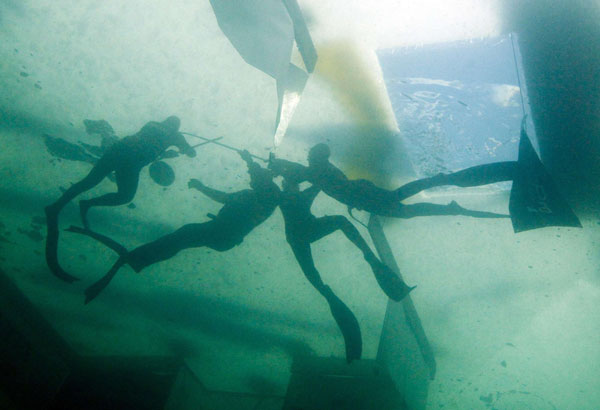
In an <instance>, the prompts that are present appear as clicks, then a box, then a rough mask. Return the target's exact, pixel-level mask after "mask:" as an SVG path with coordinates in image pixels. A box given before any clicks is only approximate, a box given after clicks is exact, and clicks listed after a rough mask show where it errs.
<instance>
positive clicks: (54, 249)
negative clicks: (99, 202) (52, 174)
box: [44, 159, 111, 282]
mask: <svg viewBox="0 0 600 410" xmlns="http://www.w3.org/2000/svg"><path fill="white" fill-rule="evenodd" d="M110 171H111V167H110V163H109V162H108V161H103V160H102V159H101V160H100V161H98V163H97V164H96V165H95V166H94V167H93V168H92V170H91V171H90V172H89V173H88V175H87V176H86V177H85V178H83V179H82V180H81V181H79V182H77V183H75V184H73V185H72V186H71V187H70V188H69V189H67V190H66V191H65V193H64V194H63V195H62V196H61V197H60V198H59V199H58V200H57V201H56V202H54V203H53V204H51V205H48V206H47V207H46V208H45V209H44V212H45V213H46V225H47V234H46V264H47V265H48V268H50V271H51V272H52V273H53V274H54V275H55V276H57V277H58V278H60V279H62V280H64V281H65V282H74V281H76V280H77V278H76V277H75V276H73V275H71V274H69V273H67V272H66V271H65V270H64V269H63V268H62V267H61V266H60V263H59V261H58V233H59V232H58V214H59V213H60V211H61V209H62V208H64V206H65V205H66V204H67V203H69V201H71V200H72V199H73V198H75V197H76V196H77V195H79V194H81V193H82V192H85V191H87V190H89V189H91V188H93V187H94V186H96V185H98V184H99V183H100V182H101V181H102V180H103V179H104V177H106V175H108V174H109V173H110Z"/></svg>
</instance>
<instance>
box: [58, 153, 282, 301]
mask: <svg viewBox="0 0 600 410" xmlns="http://www.w3.org/2000/svg"><path fill="white" fill-rule="evenodd" d="M239 154H240V156H241V157H242V159H243V160H244V161H245V162H246V164H247V165H248V173H249V174H250V188H251V189H244V190H242V191H238V192H233V193H227V192H222V191H219V190H216V189H213V188H209V187H207V186H206V185H204V184H203V183H202V182H200V181H199V180H197V179H191V180H190V181H189V183H188V187H189V188H194V189H197V190H199V191H200V192H202V193H203V194H204V195H206V196H208V197H209V198H211V199H213V200H215V201H217V202H220V203H222V204H223V207H222V208H221V209H220V210H219V213H218V214H217V215H212V214H208V216H209V217H210V218H211V220H210V221H208V222H204V223H194V224H186V225H184V226H182V227H181V228H179V229H177V230H176V231H175V232H173V233H171V234H168V235H165V236H162V237H160V238H158V239H157V240H155V241H153V242H149V243H147V244H145V245H142V246H139V247H137V248H136V249H134V250H132V251H130V252H127V251H126V249H125V248H124V247H123V246H122V245H120V244H118V243H116V242H115V241H113V240H112V239H110V238H107V237H106V236H104V235H101V234H98V233H95V232H92V231H90V230H89V229H81V228H77V227H71V228H69V229H68V230H69V231H71V232H76V233H81V234H85V235H88V236H90V237H92V238H94V239H96V240H99V241H100V242H102V243H104V244H105V245H106V246H108V247H110V248H111V249H113V250H114V251H115V252H117V253H118V254H119V256H120V257H119V259H118V260H117V262H116V263H115V264H114V265H113V266H112V268H111V269H110V270H109V271H108V273H107V274H106V275H105V276H104V277H103V278H102V279H100V280H99V281H98V282H96V283H94V284H93V285H92V286H90V287H89V288H88V289H86V291H85V294H86V301H85V302H86V303H89V302H90V301H91V300H92V299H94V298H95V297H96V296H97V295H98V294H99V293H100V292H101V291H102V289H104V288H105V287H106V286H107V285H108V283H109V282H110V281H111V279H112V278H113V277H114V276H115V274H116V273H117V271H118V270H119V269H120V268H121V266H123V265H125V264H128V265H129V266H131V267H132V268H133V270H134V271H136V272H140V271H141V270H142V269H144V268H145V267H147V266H150V265H152V264H154V263H158V262H161V261H164V260H167V259H170V258H172V257H173V256H175V255H176V254H177V253H178V252H180V251H182V250H184V249H188V248H198V247H203V246H206V247H208V248H211V249H214V250H216V251H219V252H224V251H227V250H229V249H231V248H233V247H235V246H237V245H239V244H240V243H242V241H243V240H244V238H245V237H246V235H248V234H249V233H250V232H251V231H252V230H253V229H254V228H255V227H257V226H258V225H260V224H261V223H262V222H264V221H265V220H266V219H267V218H268V217H269V216H271V214H272V213H273V211H274V210H275V208H276V207H277V205H279V201H280V194H281V191H280V190H279V187H278V186H277V185H276V184H275V183H274V182H273V173H272V172H271V171H270V170H268V169H265V168H262V167H261V166H260V165H258V164H256V163H255V162H253V161H252V157H251V156H250V153H249V152H248V151H246V150H244V151H239Z"/></svg>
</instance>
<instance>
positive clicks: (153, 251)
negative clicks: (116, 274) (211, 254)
mask: <svg viewBox="0 0 600 410" xmlns="http://www.w3.org/2000/svg"><path fill="white" fill-rule="evenodd" d="M211 223H212V222H206V223H201V224H187V225H184V226H182V227H181V228H179V229H177V230H176V231H175V232H173V233H170V234H168V235H164V236H162V237H160V238H158V239H156V240H155V241H152V242H149V243H147V244H145V245H141V246H139V247H137V248H135V249H134V250H132V251H131V252H129V253H128V254H127V255H126V262H127V264H129V265H130V266H131V267H132V268H133V270H135V271H136V272H140V271H141V270H142V269H144V268H145V267H147V266H149V265H152V264H154V263H158V262H161V261H164V260H167V259H170V258H172V257H173V256H175V255H176V254H177V253H178V252H179V251H182V250H184V249H188V248H196V247H201V246H208V245H209V243H210V239H211V238H210V237H211V236H212V234H213V233H214V230H212V229H210V224H211Z"/></svg>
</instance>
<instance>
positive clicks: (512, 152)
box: [377, 34, 535, 189]
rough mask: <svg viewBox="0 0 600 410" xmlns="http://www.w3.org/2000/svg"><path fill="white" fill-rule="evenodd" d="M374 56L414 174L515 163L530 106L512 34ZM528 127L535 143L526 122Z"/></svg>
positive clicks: (392, 51)
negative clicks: (498, 163) (380, 70)
mask: <svg viewBox="0 0 600 410" xmlns="http://www.w3.org/2000/svg"><path fill="white" fill-rule="evenodd" d="M377 55H378V58H379V62H380V65H381V68H382V71H383V76H384V81H385V85H386V88H387V92H388V95H389V98H390V101H391V103H392V108H393V110H394V114H395V116H396V120H397V122H398V125H399V128H400V134H401V136H402V138H403V139H404V142H405V145H406V147H407V151H408V155H409V157H410V159H411V161H412V163H413V166H414V169H415V172H416V173H417V177H425V176H431V175H435V174H437V173H439V172H452V171H457V170H459V169H463V168H466V167H470V166H474V165H479V164H485V163H490V162H498V161H513V160H516V159H517V153H518V146H519V132H520V124H521V119H522V118H523V113H524V112H528V111H529V107H528V106H527V104H526V103H525V105H526V106H525V110H524V109H523V101H527V99H526V96H525V90H524V87H523V85H524V81H523V78H522V77H520V76H522V73H523V69H522V66H521V62H520V57H519V56H520V54H519V51H518V42H517V38H516V36H515V35H514V34H512V35H511V34H508V35H503V36H499V37H494V38H485V39H479V40H468V41H456V42H450V43H443V44H434V45H426V46H421V47H399V48H390V49H383V50H379V51H378V52H377ZM521 93H523V98H522V97H521ZM527 130H528V133H529V135H530V137H532V138H534V137H535V133H534V130H533V127H532V126H531V124H530V125H529V126H528V127H527ZM509 187H510V183H502V184H497V185H496V188H500V189H508V188H509Z"/></svg>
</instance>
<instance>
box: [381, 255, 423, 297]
mask: <svg viewBox="0 0 600 410" xmlns="http://www.w3.org/2000/svg"><path fill="white" fill-rule="evenodd" d="M371 268H372V269H373V274H374V275H375V279H376V280H377V283H378V284H379V287H380V288H381V290H383V292H384V293H385V294H386V295H387V296H388V297H389V298H390V299H392V300H393V301H396V302H399V301H401V300H402V299H404V298H405V297H406V296H407V295H408V294H409V293H410V292H411V291H412V290H413V289H414V288H416V286H412V287H411V286H408V285H407V284H406V283H405V282H404V281H403V280H402V279H400V277H399V276H398V275H396V273H395V272H394V271H393V270H391V269H390V268H389V267H388V266H387V265H385V264H384V263H382V262H379V261H376V262H374V263H373V264H372V265H371Z"/></svg>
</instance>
